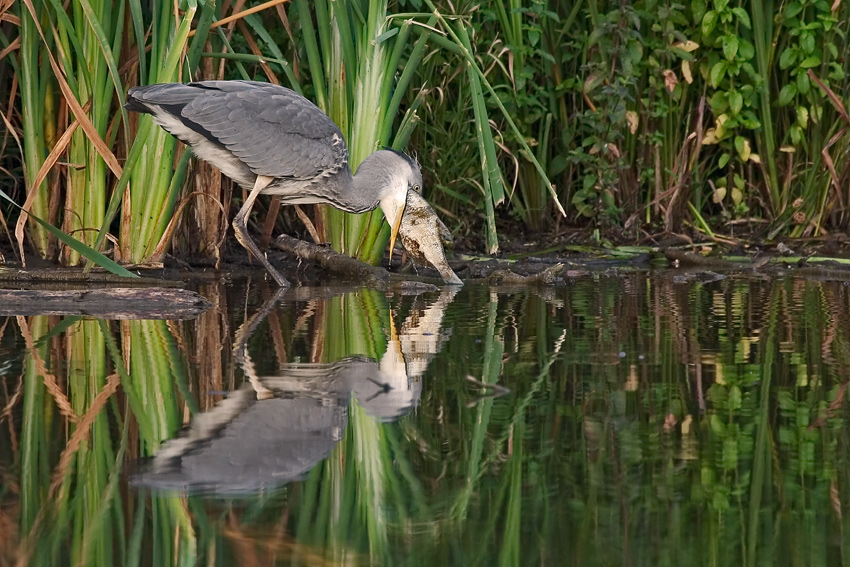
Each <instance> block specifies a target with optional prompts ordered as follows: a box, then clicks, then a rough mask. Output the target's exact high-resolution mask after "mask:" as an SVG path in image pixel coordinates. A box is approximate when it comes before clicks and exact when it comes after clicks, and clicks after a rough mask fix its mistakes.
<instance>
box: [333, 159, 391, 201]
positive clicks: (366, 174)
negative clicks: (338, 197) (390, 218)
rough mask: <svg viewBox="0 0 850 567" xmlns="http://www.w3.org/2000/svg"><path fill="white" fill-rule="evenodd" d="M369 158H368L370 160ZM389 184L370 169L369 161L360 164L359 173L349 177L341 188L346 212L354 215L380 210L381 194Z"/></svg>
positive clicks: (382, 176) (383, 177)
mask: <svg viewBox="0 0 850 567" xmlns="http://www.w3.org/2000/svg"><path fill="white" fill-rule="evenodd" d="M368 159H369V158H366V160H368ZM388 182H389V180H388V179H385V176H384V175H380V174H379V173H378V172H376V171H374V170H373V169H372V168H370V167H369V165H368V163H367V161H364V162H363V163H361V164H360V167H358V168H357V173H355V174H354V175H351V174H350V173H349V175H347V176H346V177H345V180H344V181H343V183H344V186H343V187H342V188H341V189H342V190H343V191H342V193H344V194H345V196H346V198H345V202H346V207H345V210H346V211H348V212H352V213H365V212H367V211H372V210H374V209H377V208H378V205H379V204H380V202H381V196H382V195H381V192H382V191H383V190H384V189H385V187H386V186H387V183H388Z"/></svg>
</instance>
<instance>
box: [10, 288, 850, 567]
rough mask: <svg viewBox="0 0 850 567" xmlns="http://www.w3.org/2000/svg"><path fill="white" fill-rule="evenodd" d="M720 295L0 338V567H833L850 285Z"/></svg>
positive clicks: (149, 325)
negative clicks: (9, 566)
mask: <svg viewBox="0 0 850 567" xmlns="http://www.w3.org/2000/svg"><path fill="white" fill-rule="evenodd" d="M711 279H712V278H705V277H689V276H688V275H687V274H682V273H679V272H654V273H637V274H626V275H622V274H611V275H608V274H596V275H589V276H582V277H577V278H575V279H573V280H570V281H568V282H567V283H566V285H562V286H557V287H553V288H542V289H526V288H492V287H486V286H482V285H467V286H464V287H463V288H461V289H456V288H444V289H443V290H438V291H431V292H424V293H419V294H407V293H402V292H399V291H394V292H378V291H375V290H369V289H352V288H342V287H323V288H297V289H294V290H290V291H289V292H287V293H286V294H285V295H284V296H283V297H282V298H280V300H279V301H276V302H275V301H274V296H273V293H272V292H271V291H270V290H269V289H268V288H265V287H263V286H256V285H251V286H237V287H219V286H215V287H207V288H202V289H201V290H200V291H201V293H202V294H203V295H205V296H206V297H208V298H209V299H210V300H211V301H212V302H213V303H214V307H213V308H212V309H211V310H209V311H208V312H206V313H205V314H203V315H202V316H201V317H199V318H198V319H197V320H193V321H103V320H83V319H79V318H72V317H64V318H60V317H46V316H34V317H16V318H15V317H10V318H4V319H0V406H2V408H3V413H2V419H1V420H0V496H2V499H0V506H2V508H0V533H2V536H0V563H2V564H19V565H51V566H53V565H156V566H160V565H272V564H275V565H339V564H346V565H411V566H431V565H485V566H490V565H496V564H498V565H505V566H511V565H591V566H592V565H653V566H654V565H677V566H678V565H724V566H725V565H756V564H759V565H762V564H763V565H833V564H839V563H841V564H845V563H848V562H850V559H848V556H847V554H846V553H845V547H844V545H845V542H848V537H850V532H848V533H845V531H844V528H845V526H846V524H847V521H846V520H844V516H845V515H848V514H847V513H848V511H850V510H848V497H847V496H845V493H847V491H848V482H850V473H848V471H849V470H850V469H848V466H847V460H848V456H850V453H849V452H850V449H848V442H847V441H848V438H847V437H846V426H845V423H846V421H845V417H846V415H847V410H846V403H845V401H844V400H845V396H846V393H845V390H846V386H847V383H848V379H850V297H849V296H848V295H849V294H848V287H847V286H845V285H844V284H843V283H841V282H817V281H805V280H799V279H761V278H758V277H752V276H749V277H747V276H740V275H734V274H732V275H727V276H726V277H724V278H723V279H718V280H715V281H711ZM845 481H848V482H845ZM848 527H850V526H848Z"/></svg>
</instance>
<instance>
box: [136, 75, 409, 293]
mask: <svg viewBox="0 0 850 567" xmlns="http://www.w3.org/2000/svg"><path fill="white" fill-rule="evenodd" d="M126 108H127V110H131V111H135V112H141V113H145V114H150V115H152V116H153V120H154V122H156V123H157V124H159V125H160V126H162V127H163V128H164V129H165V130H166V131H167V132H169V133H170V134H171V135H173V136H174V137H176V138H177V139H179V140H180V141H182V142H183V143H185V144H186V145H188V146H190V147H191V148H192V151H193V152H194V154H195V155H196V156H197V157H199V158H201V159H203V160H206V161H208V162H209V163H211V164H212V165H214V166H216V167H217V168H219V169H220V170H221V171H222V173H224V174H225V175H226V176H228V177H230V178H231V179H233V180H234V181H235V182H236V183H238V184H239V185H240V186H241V187H242V188H244V189H246V190H248V191H250V193H249V194H248V198H247V199H245V202H244V203H243V204H242V208H241V209H239V212H238V213H237V214H236V217H235V218H234V219H233V229H234V231H235V232H236V238H237V240H239V242H240V243H241V244H242V246H243V247H245V249H246V250H248V252H250V253H251V254H252V255H253V256H254V257H255V258H256V259H257V260H259V261H260V262H261V263H262V264H263V266H264V267H265V268H266V270H268V272H269V274H270V275H271V276H272V277H273V278H274V279H275V281H276V282H277V283H278V284H279V285H280V286H281V287H288V286H289V282H288V281H286V278H284V277H283V276H282V275H281V274H280V273H279V272H278V271H277V270H276V269H275V268H274V267H272V265H271V263H269V261H268V259H267V258H266V257H265V255H263V254H262V253H261V252H260V249H259V248H258V247H257V245H256V243H255V242H254V241H253V239H252V238H251V237H250V235H249V234H248V229H247V227H246V220H247V218H248V215H249V214H250V213H251V208H252V207H253V204H254V201H255V200H256V199H257V197H258V196H259V195H260V194H264V195H278V196H280V197H281V202H282V203H283V204H286V205H304V204H316V203H324V204H328V205H331V206H333V207H336V208H337V209H340V210H343V211H346V212H349V213H365V212H368V211H371V210H374V209H376V208H377V207H378V206H380V207H381V210H382V211H383V213H384V216H385V217H386V218H387V222H388V223H390V227H391V232H390V254H391V255H392V250H393V246H394V245H395V240H396V236H397V235H398V230H399V226H400V225H401V219H402V216H403V214H404V208H405V204H406V202H407V194H408V191H414V192H419V191H420V190H421V187H422V174H421V172H420V170H419V165H418V164H417V163H416V161H415V160H413V159H411V158H410V157H408V156H406V155H404V154H402V153H400V152H396V151H392V150H378V151H376V152H374V153H372V154H371V155H370V156H368V157H367V158H366V159H365V160H363V162H362V163H361V164H360V166H359V167H358V168H357V172H356V173H355V174H354V175H352V173H351V169H350V167H349V164H348V150H347V149H346V146H345V140H344V139H343V136H342V132H341V131H340V129H339V128H338V127H337V125H336V124H334V122H333V121H332V120H331V119H330V118H328V116H327V115H326V114H325V113H323V112H322V111H321V110H320V109H319V108H318V107H317V106H316V105H314V104H313V103H312V102H310V101H309V100H307V99H306V98H304V97H303V96H301V95H299V94H297V93H295V92H294V91H292V90H290V89H287V88H285V87H281V86H278V85H273V84H270V83H260V82H253V81H201V82H195V83H189V84H181V83H163V84H156V85H148V86H143V87H133V88H131V89H130V91H129V92H128V93H127V104H126Z"/></svg>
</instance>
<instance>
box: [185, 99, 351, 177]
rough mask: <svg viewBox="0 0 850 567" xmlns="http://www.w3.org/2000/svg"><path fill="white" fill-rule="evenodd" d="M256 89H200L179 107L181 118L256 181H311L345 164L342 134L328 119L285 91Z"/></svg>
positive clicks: (310, 105) (302, 100) (305, 101)
mask: <svg viewBox="0 0 850 567" xmlns="http://www.w3.org/2000/svg"><path fill="white" fill-rule="evenodd" d="M204 85H206V83H204ZM260 85H263V86H262V87H261V88H257V87H253V88H250V89H247V90H231V91H230V92H227V91H224V90H217V89H204V91H203V92H202V94H199V95H198V96H196V97H195V98H194V99H193V100H192V101H191V102H189V103H188V104H186V105H185V106H184V107H183V109H182V111H181V118H182V119H183V120H184V121H188V122H190V123H192V124H194V125H195V126H193V129H196V130H197V131H204V132H205V135H206V136H207V137H208V138H210V139H211V140H212V141H214V142H216V143H219V144H221V145H223V146H224V147H225V148H227V149H228V150H229V151H230V152H232V153H233V154H234V155H235V156H236V157H237V158H239V159H240V160H241V161H242V162H244V163H245V164H246V165H247V166H248V167H249V168H250V169H251V171H252V172H254V173H255V174H257V175H267V176H270V177H282V178H287V177H289V178H295V179H311V178H314V177H317V176H320V175H324V174H329V173H333V172H335V171H337V170H339V169H340V168H342V167H343V166H344V165H345V164H346V163H347V159H346V151H345V143H344V142H343V139H342V134H341V132H340V131H339V128H337V126H336V124H334V123H333V121H332V120H331V119H330V118H328V117H327V116H326V115H325V114H324V113H322V111H321V110H319V109H318V108H317V107H316V106H315V105H313V104H312V103H311V102H309V101H308V100H307V99H305V98H304V97H302V96H300V95H298V94H296V93H294V92H292V91H290V90H289V89H285V88H283V87H278V86H276V85H265V84H263V83H260Z"/></svg>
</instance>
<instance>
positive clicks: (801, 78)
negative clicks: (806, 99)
mask: <svg viewBox="0 0 850 567" xmlns="http://www.w3.org/2000/svg"><path fill="white" fill-rule="evenodd" d="M810 86H811V82H810V81H809V74H808V73H798V74H797V92H798V93H800V94H802V95H806V94H809V87H810Z"/></svg>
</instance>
